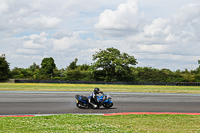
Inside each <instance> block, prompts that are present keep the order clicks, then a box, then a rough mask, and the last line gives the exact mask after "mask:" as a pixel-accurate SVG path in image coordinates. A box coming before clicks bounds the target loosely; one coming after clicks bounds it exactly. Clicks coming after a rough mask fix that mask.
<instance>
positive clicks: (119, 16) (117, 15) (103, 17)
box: [95, 0, 146, 36]
mask: <svg viewBox="0 0 200 133" xmlns="http://www.w3.org/2000/svg"><path fill="white" fill-rule="evenodd" d="M145 22H146V20H145V19H144V16H143V13H138V5H137V0H127V3H123V4H120V5H119V6H118V9H117V10H115V11H112V10H109V9H107V10H105V11H104V12H103V13H101V14H100V16H99V22H98V23H97V24H96V25H95V28H96V29H97V31H98V32H100V34H102V33H104V34H113V35H116V34H118V35H119V36H126V35H127V34H128V35H129V34H133V33H137V32H140V31H141V30H142V27H143V26H144V24H145Z"/></svg>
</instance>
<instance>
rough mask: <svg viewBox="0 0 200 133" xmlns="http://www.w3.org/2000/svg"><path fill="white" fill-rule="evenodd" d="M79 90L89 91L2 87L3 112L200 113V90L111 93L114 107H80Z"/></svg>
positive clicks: (1, 106)
mask: <svg viewBox="0 0 200 133" xmlns="http://www.w3.org/2000/svg"><path fill="white" fill-rule="evenodd" d="M76 94H82V95H85V96H89V94H90V92H25V91H24V92H23V91H0V115H21V114H67V113H81V114H82V113H86V114H88V113H104V114H106V113H119V112H181V113H200V94H163V93H162V94H160V93H109V94H110V95H111V96H112V101H113V103H114V106H113V107H112V108H111V109H104V108H103V107H101V108H100V109H78V108H77V107H76V99H75V98H74V96H75V95H76Z"/></svg>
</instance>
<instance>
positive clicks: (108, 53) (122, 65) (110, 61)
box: [93, 47, 137, 81]
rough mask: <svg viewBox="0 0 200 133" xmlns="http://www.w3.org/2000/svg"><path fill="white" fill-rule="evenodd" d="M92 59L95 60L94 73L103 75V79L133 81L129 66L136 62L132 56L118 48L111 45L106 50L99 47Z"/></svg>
mask: <svg viewBox="0 0 200 133" xmlns="http://www.w3.org/2000/svg"><path fill="white" fill-rule="evenodd" d="M93 60H94V61H96V62H94V63H93V69H94V73H96V75H98V76H100V77H102V76H104V80H105V81H133V74H132V71H131V69H130V66H132V65H136V64H137V61H136V59H135V58H134V56H130V55H128V54H127V53H120V51H119V50H118V49H116V48H113V47H112V48H107V49H106V50H101V49H100V51H98V52H96V53H95V54H94V55H93ZM96 71H98V72H96ZM99 73H101V74H99ZM102 73H103V75H102Z"/></svg>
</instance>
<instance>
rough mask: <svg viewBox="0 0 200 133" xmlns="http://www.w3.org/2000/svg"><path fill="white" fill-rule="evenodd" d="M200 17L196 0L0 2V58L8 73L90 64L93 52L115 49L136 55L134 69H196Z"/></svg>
mask: <svg viewBox="0 0 200 133" xmlns="http://www.w3.org/2000/svg"><path fill="white" fill-rule="evenodd" d="M192 2H196V3H192ZM166 3H168V4H166ZM199 14H200V3H199V1H197V0H191V1H186V0H178V1H173V0H169V1H162V2H161V1H160V0H149V1H148V2H146V1H144V0H140V1H139V0H110V1H109V2H108V1H106V0H101V1H90V0H79V1H76V0H69V1H65V0H60V1H59V2H58V1H56V0H51V1H49V0H43V1H41V0H35V1H31V0H21V1H12V0H2V1H1V4H0V15H1V18H0V20H1V23H0V54H2V53H5V54H6V56H7V59H8V61H9V62H10V63H11V68H13V67H15V66H18V67H28V66H29V65H31V64H32V63H33V62H36V63H37V64H40V63H41V61H42V59H43V58H44V57H53V58H54V60H55V61H56V63H57V66H58V67H60V66H62V67H66V65H67V63H70V62H71V61H73V60H74V58H76V57H77V58H78V59H79V61H78V63H80V64H81V63H91V62H93V61H92V54H94V53H95V51H98V50H99V49H106V48H108V47H115V48H117V49H119V50H120V51H121V52H127V53H128V54H130V55H133V56H135V57H136V59H137V61H138V62H139V64H138V65H137V66H152V67H156V68H163V67H169V68H170V69H173V70H175V69H178V68H180V69H184V68H185V67H188V68H195V66H196V67H197V66H198V64H197V60H198V57H199V51H200V48H199V45H200V43H199V42H200V38H199V36H200V16H199ZM179 64H180V65H179Z"/></svg>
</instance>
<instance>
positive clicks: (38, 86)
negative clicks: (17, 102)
mask: <svg viewBox="0 0 200 133" xmlns="http://www.w3.org/2000/svg"><path fill="white" fill-rule="evenodd" d="M95 87H99V88H100V89H101V90H102V91H104V92H152V93H196V94H200V87H199V86H154V85H152V86H151V85H102V84H50V83H46V84H43V83H0V90H7V91H19V90H21V91H92V90H93V89H94V88H95Z"/></svg>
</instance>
